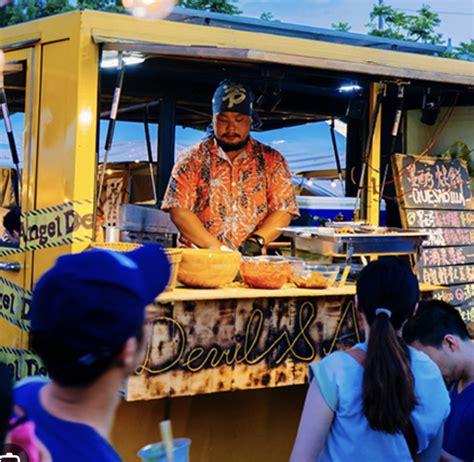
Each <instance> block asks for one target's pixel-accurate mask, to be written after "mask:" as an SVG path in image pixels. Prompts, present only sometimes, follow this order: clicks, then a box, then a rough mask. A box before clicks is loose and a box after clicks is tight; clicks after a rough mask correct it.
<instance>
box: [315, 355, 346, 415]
mask: <svg viewBox="0 0 474 462" xmlns="http://www.w3.org/2000/svg"><path fill="white" fill-rule="evenodd" d="M331 356H332V355H330V356H328V357H326V358H324V359H322V360H320V361H317V362H315V363H312V364H310V366H309V377H310V380H313V379H314V380H316V381H317V382H318V385H319V390H320V391H321V395H322V396H323V398H324V401H326V404H327V405H328V406H329V408H330V409H331V411H333V412H336V409H337V405H338V401H339V399H338V387H337V382H336V376H335V374H334V370H333V369H332V368H331V362H332V358H331Z"/></svg>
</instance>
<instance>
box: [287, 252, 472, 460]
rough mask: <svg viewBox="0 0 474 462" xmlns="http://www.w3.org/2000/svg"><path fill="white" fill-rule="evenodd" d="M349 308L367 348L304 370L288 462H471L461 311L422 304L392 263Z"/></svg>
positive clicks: (370, 274)
mask: <svg viewBox="0 0 474 462" xmlns="http://www.w3.org/2000/svg"><path fill="white" fill-rule="evenodd" d="M356 305H357V308H358V313H359V315H360V318H361V322H362V325H363V326H364V331H365V340H366V341H365V342H364V343H359V344H357V345H355V346H354V347H353V348H352V349H351V350H349V351H344V352H343V351H340V352H335V353H332V354H331V355H329V356H327V357H325V358H324V359H323V360H321V361H318V362H316V363H314V364H311V366H310V378H311V379H310V385H309V390H308V394H307V397H306V401H305V404H304V409H303V413H302V416H301V421H300V426H299V429H298V434H297V437H296V442H295V445H294V448H293V452H292V455H291V459H290V460H291V462H314V461H321V462H322V461H333V462H335V461H347V460H350V461H353V462H357V461H361V462H362V461H368V460H384V461H394V462H395V461H412V460H416V461H440V460H442V461H444V462H459V461H466V462H472V461H473V460H474V437H473V435H474V343H473V342H472V341H471V339H470V337H469V334H468V332H467V328H466V325H465V324H464V322H463V320H462V318H461V315H460V314H459V312H458V311H457V310H456V309H455V308H454V307H452V306H450V305H449V304H447V303H444V302H441V301H437V300H433V301H429V302H422V303H420V304H419V289H418V281H417V279H416V277H415V275H414V274H413V272H412V270H411V268H409V267H408V266H406V265H405V264H404V263H402V262H401V261H400V260H398V259H396V258H394V257H391V258H383V259H380V260H377V261H375V262H372V263H370V264H369V265H368V266H366V267H365V268H364V269H363V270H362V271H361V273H360V275H359V278H358V281H357V296H356ZM443 377H444V380H443ZM448 387H449V388H448Z"/></svg>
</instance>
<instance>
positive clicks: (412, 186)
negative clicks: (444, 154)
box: [394, 154, 471, 210]
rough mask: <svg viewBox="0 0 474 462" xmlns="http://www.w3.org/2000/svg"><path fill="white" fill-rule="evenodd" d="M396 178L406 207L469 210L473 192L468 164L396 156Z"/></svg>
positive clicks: (401, 155) (455, 161)
mask: <svg viewBox="0 0 474 462" xmlns="http://www.w3.org/2000/svg"><path fill="white" fill-rule="evenodd" d="M394 163H395V168H396V172H395V175H394V177H395V179H396V183H398V188H397V189H398V190H399V193H398V196H400V197H401V202H402V206H403V208H407V209H442V210H465V209H467V208H468V207H469V202H470V199H471V191H470V189H469V173H468V171H467V166H466V163H465V162H464V161H461V160H445V159H433V158H429V157H424V158H423V159H419V158H418V157H417V156H408V155H403V154H396V155H395V156H394Z"/></svg>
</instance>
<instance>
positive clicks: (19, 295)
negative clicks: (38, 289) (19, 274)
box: [0, 277, 32, 332]
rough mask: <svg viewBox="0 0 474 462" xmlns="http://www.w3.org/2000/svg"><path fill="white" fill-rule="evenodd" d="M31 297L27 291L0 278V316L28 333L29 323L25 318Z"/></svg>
mask: <svg viewBox="0 0 474 462" xmlns="http://www.w3.org/2000/svg"><path fill="white" fill-rule="evenodd" d="M31 296H32V293H31V292H30V291H29V290H25V289H23V287H20V286H18V285H16V284H14V283H13V282H11V281H9V280H8V279H5V278H4V277H0V316H1V317H2V318H3V319H6V320H7V321H8V322H11V323H12V324H14V325H15V326H18V327H19V328H20V329H23V330H24V331H26V332H29V331H30V330H31V329H30V322H29V321H28V320H27V319H26V318H27V316H28V313H29V311H30V305H31Z"/></svg>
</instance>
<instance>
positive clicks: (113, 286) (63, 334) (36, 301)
mask: <svg viewBox="0 0 474 462" xmlns="http://www.w3.org/2000/svg"><path fill="white" fill-rule="evenodd" d="M169 277H170V264H169V261H168V257H167V256H166V253H165V252H164V251H163V249H162V248H161V247H160V246H159V245H157V244H146V245H143V246H142V247H140V248H138V249H136V250H134V251H132V252H127V253H118V252H113V251H110V250H101V249H94V250H90V251H87V252H82V253H78V254H71V255H64V256H61V257H59V258H58V259H57V260H56V263H55V265H54V266H53V267H52V268H51V269H50V270H49V271H47V272H46V273H45V274H44V275H43V276H42V277H41V278H40V279H39V281H38V282H37V284H36V286H35V288H34V290H33V298H32V304H31V313H30V317H31V328H32V332H33V333H35V332H37V333H44V334H48V335H49V334H50V335H51V336H52V337H54V338H55V340H56V341H58V340H59V343H60V344H63V345H65V348H66V349H67V351H68V352H69V354H68V356H70V360H71V361H74V360H77V361H78V362H80V363H83V364H89V363H93V362H94V361H95V360H96V359H98V358H99V357H105V356H110V355H112V354H114V353H117V352H118V350H119V349H120V347H121V346H123V344H124V343H125V342H126V340H127V339H128V338H130V337H132V336H134V335H136V334H137V333H138V332H139V329H140V327H141V326H142V324H143V322H144V318H145V307H146V306H147V305H149V304H150V303H152V302H153V301H154V299H155V298H156V297H157V296H158V295H159V294H160V293H161V292H162V291H163V290H164V289H165V287H166V285H167V284H168V281H169Z"/></svg>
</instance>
